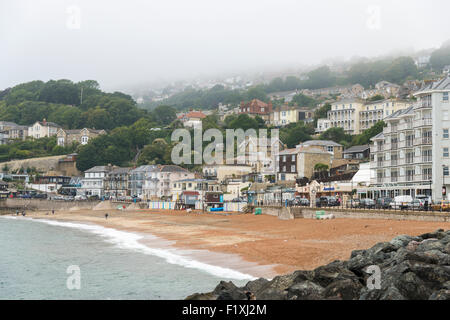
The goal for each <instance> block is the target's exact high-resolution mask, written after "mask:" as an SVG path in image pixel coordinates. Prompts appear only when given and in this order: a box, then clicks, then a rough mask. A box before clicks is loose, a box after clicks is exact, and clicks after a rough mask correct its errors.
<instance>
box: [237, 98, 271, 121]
mask: <svg viewBox="0 0 450 320" xmlns="http://www.w3.org/2000/svg"><path fill="white" fill-rule="evenodd" d="M239 113H240V114H242V113H245V114H248V115H249V116H251V117H255V116H260V117H261V118H262V119H263V120H265V121H267V122H269V121H270V114H271V113H272V101H269V103H265V102H263V101H261V100H258V99H253V100H252V101H250V102H247V103H244V102H243V101H242V102H241V106H240V108H239Z"/></svg>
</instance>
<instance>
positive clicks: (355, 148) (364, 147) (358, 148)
mask: <svg viewBox="0 0 450 320" xmlns="http://www.w3.org/2000/svg"><path fill="white" fill-rule="evenodd" d="M367 149H370V146H369V145H361V146H353V147H350V148H348V149H346V150H344V152H343V153H354V152H364V151H366V150H367Z"/></svg>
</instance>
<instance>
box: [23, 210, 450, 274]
mask: <svg viewBox="0 0 450 320" xmlns="http://www.w3.org/2000/svg"><path fill="white" fill-rule="evenodd" d="M106 212H107V213H108V214H109V217H108V219H107V220H106V219H105V213H106ZM27 216H29V217H30V216H31V217H33V218H45V219H57V220H60V221H76V222H80V223H95V224H99V225H102V226H104V227H108V228H114V229H118V230H123V231H130V232H138V233H141V234H147V235H148V237H145V238H144V239H143V240H142V242H143V243H144V244H146V245H148V246H150V247H156V248H174V247H175V248H177V249H181V251H182V252H183V254H185V255H187V256H191V257H194V258H195V259H196V260H198V261H201V262H204V263H209V264H212V265H217V266H222V267H228V268H231V269H234V270H237V271H241V272H243V273H248V274H251V275H253V276H255V277H259V276H263V277H267V278H272V277H273V276H275V275H277V274H285V273H289V272H292V271H294V270H299V269H304V270H308V269H314V268H316V267H318V266H320V265H323V264H327V263H329V262H331V261H333V260H338V259H339V260H346V259H348V258H349V257H350V253H351V251H352V250H356V249H367V248H369V247H371V246H373V245H374V244H376V243H378V242H381V241H390V240H391V239H392V238H394V237H395V236H397V235H400V234H408V235H419V234H422V233H425V232H430V231H434V230H436V229H439V228H441V229H445V230H448V229H450V222H428V221H405V220H382V219H379V220H378V219H332V220H313V219H295V220H279V219H277V218H276V217H273V216H267V215H257V216H255V215H250V214H233V215H219V214H211V213H201V212H191V213H186V212H185V211H172V210H132V211H121V210H115V209H112V210H96V211H93V210H70V211H56V212H55V215H52V214H51V212H48V211H37V212H31V211H30V212H28V213H27Z"/></svg>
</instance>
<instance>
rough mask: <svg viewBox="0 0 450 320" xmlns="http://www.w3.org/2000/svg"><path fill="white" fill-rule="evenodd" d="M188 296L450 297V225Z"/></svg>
mask: <svg viewBox="0 0 450 320" xmlns="http://www.w3.org/2000/svg"><path fill="white" fill-rule="evenodd" d="M186 299H187V300H247V299H256V300H280V299H281V300H318V299H324V300H450V230H448V231H444V230H441V229H440V230H437V231H434V232H430V233H425V234H422V235H420V236H416V237H413V236H407V235H401V236H397V237H395V238H394V239H392V240H391V241H390V242H380V243H377V244H376V245H374V246H373V247H372V248H370V249H367V250H355V251H353V252H352V253H351V256H350V259H349V260H346V261H339V260H337V261H333V262H331V263H330V264H328V265H325V266H321V267H318V268H316V269H314V270H308V271H304V270H299V271H295V272H294V273H292V274H288V275H283V276H277V277H275V278H273V279H272V280H270V281H269V280H266V279H263V278H260V279H257V280H254V281H250V282H248V283H247V284H246V285H245V286H243V287H237V286H235V285H234V284H233V283H232V282H225V281H222V282H220V283H219V285H218V286H217V287H216V288H215V289H214V291H212V292H209V293H195V294H193V295H191V296H189V297H187V298H186Z"/></svg>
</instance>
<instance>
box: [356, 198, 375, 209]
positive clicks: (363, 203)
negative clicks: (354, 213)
mask: <svg viewBox="0 0 450 320" xmlns="http://www.w3.org/2000/svg"><path fill="white" fill-rule="evenodd" d="M359 207H360V208H365V209H374V208H375V200H373V199H370V198H365V199H361V200H360V204H359Z"/></svg>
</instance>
